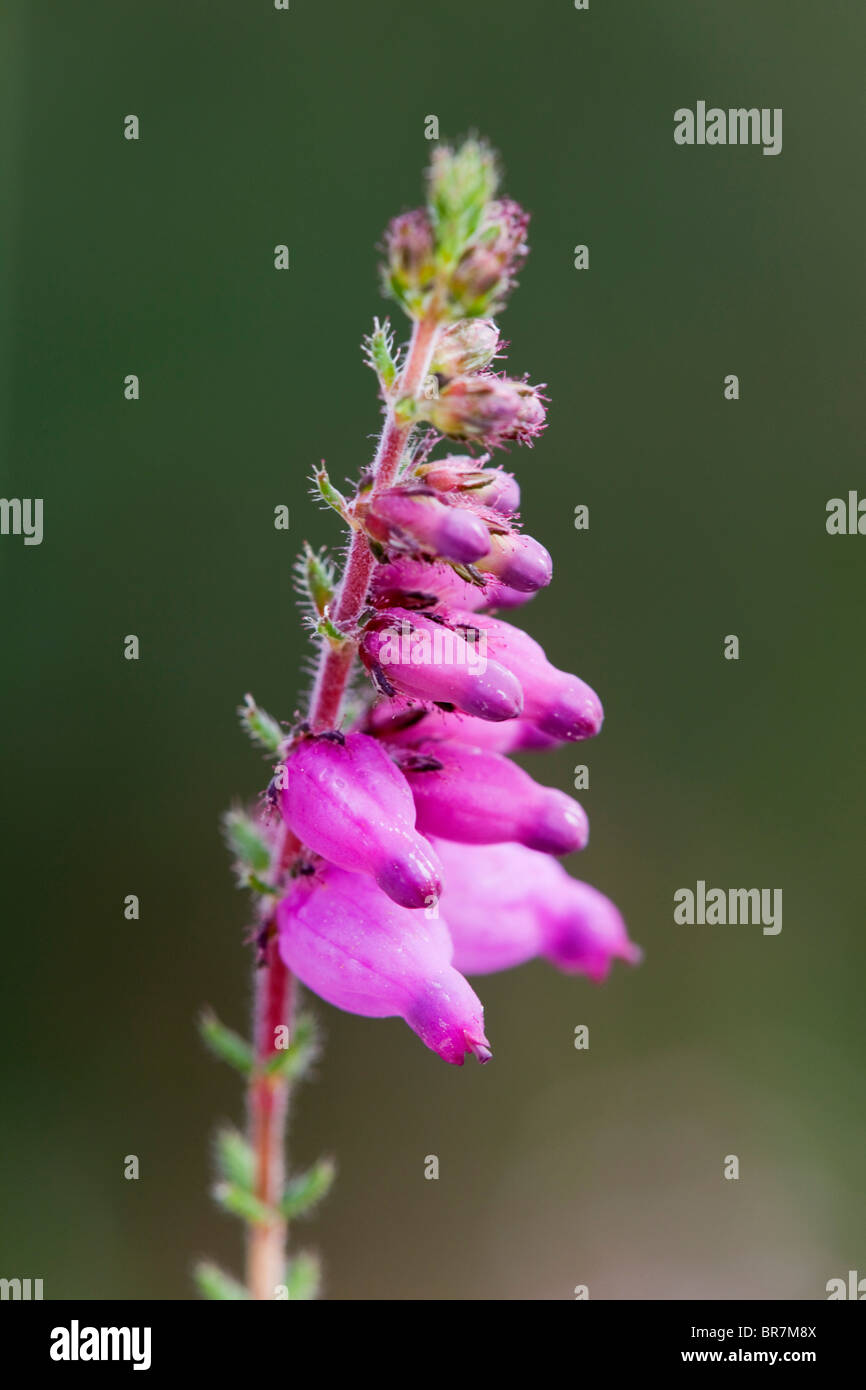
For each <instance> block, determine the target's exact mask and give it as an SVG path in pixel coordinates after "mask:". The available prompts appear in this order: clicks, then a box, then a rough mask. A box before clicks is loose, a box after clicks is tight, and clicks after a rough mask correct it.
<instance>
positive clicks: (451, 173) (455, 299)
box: [276, 141, 639, 1064]
mask: <svg viewBox="0 0 866 1390" xmlns="http://www.w3.org/2000/svg"><path fill="white" fill-rule="evenodd" d="M526 224H527V218H526V216H525V214H524V213H523V212H522V211H521V210H520V209H519V208H518V207H517V205H516V204H514V203H511V202H510V201H508V200H506V199H503V198H500V197H497V194H496V169H495V163H494V161H493V159H492V156H491V155H490V152H489V151H488V150H487V149H486V147H485V146H483V145H481V144H480V143H479V142H477V141H470V142H468V143H467V144H466V145H465V146H463V147H462V148H461V149H460V150H458V151H456V152H455V151H452V150H449V149H447V148H444V147H440V148H439V149H438V150H437V151H436V154H435V155H434V160H433V167H432V172H431V175H430V182H429V203H428V207H427V209H426V210H422V211H417V212H413V213H406V214H403V215H402V216H401V217H399V218H397V219H395V221H394V222H393V223H392V224H391V226H390V228H389V230H388V233H387V236H386V251H387V266H386V268H385V281H386V284H387V286H388V289H389V291H390V292H391V293H393V294H394V295H395V296H396V297H397V298H398V299H399V300H400V302H401V303H402V304H403V305H404V307H405V308H406V309H407V310H408V312H409V313H410V314H411V315H412V316H413V317H415V318H421V317H422V316H424V317H425V318H426V323H427V328H426V330H425V332H426V333H427V339H426V341H427V342H428V344H429V358H428V362H427V363H426V364H425V368H424V369H425V370H426V369H427V367H429V370H430V371H431V372H432V373H433V376H432V378H428V382H429V380H431V379H432V381H434V382H435V386H436V389H435V390H433V391H432V392H431V391H429V390H428V391H425V390H422V389H420V388H419V389H418V390H417V392H415V393H414V394H413V393H412V392H411V391H407V390H406V389H405V387H404V386H403V385H401V382H400V379H399V376H400V373H399V370H398V368H397V365H396V364H397V362H398V361H404V362H405V361H406V360H407V359H406V358H400V357H397V356H395V355H394V354H393V353H392V344H391V337H390V328H389V327H388V325H385V326H380V325H378V324H377V325H376V327H375V329H374V334H373V335H372V336H371V338H370V339H368V341H367V352H368V358H369V359H370V360H371V363H372V365H374V366H375V367H376V370H377V374H378V376H379V379H380V382H381V383H382V384H383V387H384V392H383V394H384V396H385V401H386V406H387V408H388V410H389V412H390V417H389V418H390V419H391V421H392V423H393V427H394V429H395V430H396V431H397V432H398V435H399V434H401V432H402V437H401V444H400V447H401V450H402V458H403V465H402V470H401V471H398V472H397V473H396V474H393V475H390V476H389V477H388V481H387V484H386V485H380V484H379V482H378V480H377V477H376V474H375V472H373V473H371V474H369V475H367V476H366V477H365V479H364V481H363V486H362V487H361V488H359V491H358V494H357V496H356V497H355V499H354V500H353V501H351V502H349V503H348V504H347V506H346V508H345V509H344V515H346V516H347V517H348V518H349V519H350V521H351V524H352V525H353V526H355V527H356V528H359V529H360V530H361V531H362V532H363V533H365V534H366V536H367V537H368V540H369V544H370V550H371V552H372V575H371V579H370V583H369V587H368V589H367V591H366V593H365V595H364V599H359V605H358V609H357V613H356V618H354V619H352V620H351V621H350V622H349V623H348V624H346V623H344V624H343V629H342V637H343V641H344V647H345V648H346V649H348V650H349V651H350V652H352V653H357V657H358V658H359V660H360V665H361V667H362V669H363V670H364V671H366V673H367V674H368V675H369V677H370V681H371V684H370V690H369V699H368V702H367V704H366V707H365V708H364V709H363V710H362V712H361V713H360V714H357V715H354V716H353V718H352V720H351V721H350V722H349V725H348V730H347V731H345V732H344V731H342V730H337V729H332V730H326V731H325V732H324V733H322V732H318V733H315V734H313V733H310V732H308V731H306V729H302V730H301V732H299V733H298V734H297V735H296V736H295V737H294V738H293V739H289V740H288V741H287V742H286V743H284V744H283V745H282V746H281V755H282V757H283V759H284V773H285V776H284V779H283V784H282V786H281V790H280V793H279V809H280V812H281V814H282V817H283V820H284V822H285V824H286V825H287V826H288V828H289V829H290V830H291V832H292V833H293V834H294V836H296V837H297V839H298V840H299V841H300V842H301V846H302V850H301V853H300V858H299V861H298V863H299V867H300V868H301V869H302V870H303V872H301V873H299V874H298V876H296V878H295V879H294V881H293V883H292V884H291V886H290V887H289V890H288V892H287V894H286V895H285V896H284V897H283V900H282V901H281V902H280V904H279V906H278V908H277V917H276V920H277V923H278V928H279V942H280V950H281V952H282V955H283V958H284V960H285V961H286V963H287V965H288V966H289V967H290V968H291V969H292V970H293V971H294V972H295V973H296V974H297V975H298V976H299V978H300V979H301V980H302V981H304V982H305V983H306V984H307V985H308V986H309V987H310V988H311V989H313V990H315V991H316V992H317V993H319V994H320V995H321V996H322V997H323V998H325V999H327V1000H329V1001H330V1002H331V1003H333V1004H335V1005H337V1006H338V1007H340V1008H343V1009H348V1010H351V1011H353V1012H355V1013H359V1014H364V1015H367V1016H370V1017H384V1016H388V1015H393V1016H399V1017H402V1018H404V1019H405V1020H406V1022H407V1023H408V1024H409V1025H410V1027H412V1028H413V1029H414V1030H415V1032H416V1033H418V1035H419V1036H420V1037H421V1038H422V1039H423V1041H424V1042H425V1043H426V1044H427V1045H428V1047H430V1048H432V1049H433V1050H434V1051H435V1052H437V1053H438V1054H439V1055H440V1056H441V1057H443V1058H445V1060H446V1061H448V1062H452V1063H457V1064H461V1063H462V1062H463V1059H464V1056H465V1055H466V1054H467V1053H474V1055H475V1056H476V1057H478V1058H479V1059H480V1060H486V1058H487V1057H488V1056H489V1055H490V1052H489V1047H488V1044H487V1040H486V1037H485V1034H484V1024H483V1019H482V1011H481V1005H480V1003H479V1001H478V999H477V997H476V996H475V994H474V992H473V991H472V989H471V988H470V986H469V985H468V984H467V982H466V980H465V979H464V977H463V976H464V973H468V974H474V973H478V974H481V973H485V972H487V971H491V970H499V969H506V968H508V967H510V966H513V965H517V964H519V963H520V962H521V961H524V960H528V959H530V958H531V957H533V956H540V957H543V958H544V959H546V960H548V961H550V962H552V963H553V964H554V965H555V966H556V967H558V968H559V969H561V970H564V971H568V972H577V973H582V974H584V975H586V976H588V977H589V978H590V979H592V980H601V979H603V978H604V977H605V976H606V974H607V973H608V971H609V969H610V967H611V964H612V962H613V961H614V960H624V961H627V962H632V963H634V962H636V961H637V959H638V957H639V952H638V950H637V948H636V947H635V946H633V945H632V943H631V942H630V941H629V938H628V933H627V931H626V928H625V925H624V923H623V920H622V918H621V917H620V915H619V913H618V911H617V909H616V908H615V907H614V906H613V904H612V903H611V902H610V901H609V900H608V899H607V898H605V897H604V896H603V895H602V894H601V893H599V892H598V891H597V890H596V889H594V888H592V887H590V886H589V885H587V884H583V883H579V882H577V881H576V880H575V879H573V878H572V877H571V876H570V875H569V874H568V873H567V872H566V871H565V870H564V869H563V868H562V867H561V866H560V865H559V864H558V862H557V858H558V857H560V856H562V855H567V854H571V853H573V852H575V851H579V850H582V849H583V848H584V846H585V845H586V844H587V841H588V837H589V826H588V820H587V816H586V813H585V812H584V810H583V808H582V807H581V806H580V805H579V804H578V802H577V801H575V800H574V799H573V798H572V797H571V796H570V795H567V794H566V793H565V792H564V791H563V790H561V789H559V788H556V787H551V786H545V785H543V784H541V783H539V782H536V781H535V780H534V779H533V778H532V777H531V776H530V774H529V773H528V772H526V771H524V770H523V769H522V768H521V767H519V766H517V764H516V763H515V762H513V761H511V758H510V755H511V754H513V753H516V752H535V751H542V750H544V749H547V748H551V747H554V746H556V745H561V744H564V743H567V742H574V741H579V740H582V739H587V738H592V737H594V736H595V735H596V734H598V733H599V731H600V729H601V726H602V721H603V711H602V706H601V702H600V700H599V698H598V696H597V695H596V693H595V691H594V690H592V689H591V687H590V686H589V685H587V684H586V683H585V682H584V681H583V680H581V679H580V677H578V676H576V675H572V674H570V673H569V672H567V671H562V670H559V669H558V668H557V667H556V666H554V665H553V664H552V663H551V662H550V661H549V660H548V658H547V656H546V654H545V652H544V650H543V649H542V647H541V646H540V645H539V644H538V643H537V642H536V641H534V640H533V638H531V637H530V636H529V635H528V634H527V633H526V632H524V631H522V630H521V629H520V628H517V627H516V626H514V625H513V624H511V623H508V622H505V621H504V620H503V619H502V618H501V617H494V616H492V613H491V610H494V609H500V610H501V609H507V608H514V607H517V606H518V605H520V604H523V603H525V602H526V601H527V600H528V599H529V598H531V597H532V595H533V594H534V593H535V592H536V591H538V590H539V589H541V588H544V587H545V586H546V585H548V584H549V583H550V580H551V575H552V562H551V558H550V555H549V554H548V552H547V551H546V550H545V548H544V546H543V545H541V543H540V542H539V541H537V540H535V539H534V538H533V537H532V536H529V535H526V534H525V533H524V532H523V531H521V529H520V526H519V521H518V519H517V512H518V508H519V506H520V489H519V487H518V485H517V482H516V481H515V479H514V477H513V475H512V474H511V473H510V472H506V471H504V470H503V469H501V468H496V467H492V466H490V455H489V453H483V454H480V455H479V456H477V457H474V456H469V455H466V454H460V455H455V456H449V457H444V458H439V459H437V458H435V457H433V453H434V449H435V444H436V434H437V433H438V435H439V436H444V437H447V438H453V439H460V440H467V441H469V442H470V447H471V446H472V445H477V446H480V447H481V448H484V449H488V450H489V449H492V448H494V447H495V446H497V445H499V444H503V443H505V442H507V441H514V442H516V443H518V444H531V443H532V441H533V439H534V438H535V437H536V436H537V435H538V434H539V433H540V431H541V430H542V428H543V427H544V424H545V405H544V398H543V397H542V395H541V393H540V390H539V388H537V387H534V386H531V385H529V383H528V382H527V381H525V380H524V381H516V380H510V379H508V378H506V377H500V376H497V375H494V374H493V373H491V372H490V371H489V370H488V368H489V365H490V362H491V361H492V359H493V357H494V356H495V355H497V353H498V351H499V348H500V338H499V330H498V328H497V326H496V324H495V323H493V322H492V321H491V320H489V319H487V318H485V317H484V315H485V314H488V313H490V312H492V311H493V310H494V309H495V308H497V307H498V306H501V304H502V302H503V300H504V298H505V295H506V292H507V290H508V289H509V288H510V287H511V285H512V283H513V278H514V273H515V270H516V268H517V267H518V266H519V265H520V264H521V263H522V260H523V258H524V257H525V254H526ZM404 374H405V369H404ZM392 385H393V390H392V389H391V387H392ZM419 422H426V423H427V424H429V425H430V426H432V429H433V431H434V434H433V436H432V438H431V437H430V436H426V437H425V438H424V439H423V440H422V441H421V443H420V447H419V444H418V441H417V440H416V441H415V444H414V445H413V442H412V437H411V432H412V429H413V428H414V427H415V425H416V424H417V423H419ZM369 564H370V559H369V557H367V565H368V566H369ZM347 582H348V576H347ZM364 600H365V601H364ZM313 726H314V727H316V728H320V727H321V726H320V725H317V724H316V722H315V715H314V716H313ZM280 891H281V892H283V893H285V881H284V880H283V884H282V888H281V889H280Z"/></svg>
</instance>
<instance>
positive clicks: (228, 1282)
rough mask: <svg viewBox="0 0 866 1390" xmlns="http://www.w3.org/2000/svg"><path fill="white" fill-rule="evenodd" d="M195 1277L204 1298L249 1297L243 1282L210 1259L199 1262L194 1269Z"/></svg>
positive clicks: (241, 1298) (217, 1299)
mask: <svg viewBox="0 0 866 1390" xmlns="http://www.w3.org/2000/svg"><path fill="white" fill-rule="evenodd" d="M193 1277H194V1279H195V1282H196V1284H197V1285H198V1290H199V1293H200V1294H201V1295H202V1296H203V1297H204V1298H209V1299H215V1300H216V1301H218V1302H219V1301H225V1300H232V1301H240V1300H248V1299H249V1294H248V1293H247V1291H246V1289H245V1288H244V1286H243V1284H239V1283H238V1281H237V1279H233V1278H232V1277H231V1275H230V1274H226V1273H225V1272H224V1271H223V1270H221V1269H220V1268H219V1266H218V1265H215V1264H211V1262H210V1260H202V1261H201V1262H200V1263H199V1264H197V1265H196V1267H195V1269H194V1270H193Z"/></svg>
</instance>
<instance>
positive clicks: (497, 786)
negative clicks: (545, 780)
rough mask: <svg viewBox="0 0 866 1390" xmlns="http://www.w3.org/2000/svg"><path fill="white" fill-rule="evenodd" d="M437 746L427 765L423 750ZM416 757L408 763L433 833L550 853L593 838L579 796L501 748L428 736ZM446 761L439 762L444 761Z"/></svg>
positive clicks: (422, 821) (422, 816) (421, 822)
mask: <svg viewBox="0 0 866 1390" xmlns="http://www.w3.org/2000/svg"><path fill="white" fill-rule="evenodd" d="M425 753H429V758H428V760H427V762H428V765H427V766H425V765H424V762H423V756H422V757H420V758H419V756H418V755H423V754H425ZM415 758H416V765H415V766H414V767H413V766H411V765H408V764H404V772H405V775H406V780H407V781H408V782H409V785H410V786H411V788H412V792H413V794H414V797H415V806H416V809H417V812H418V822H417V823H418V826H419V827H420V828H421V829H422V830H423V832H424V834H425V835H435V836H437V837H438V838H440V839H443V840H460V841H462V842H463V843H464V844H471V845H492V844H498V843H499V842H501V841H514V842H515V843H516V844H521V845H526V846H527V848H528V849H538V850H542V851H543V852H544V853H545V854H570V853H571V852H572V850H577V849H584V848H585V846H586V844H587V843H588V841H589V822H588V820H587V817H586V812H585V811H584V809H583V807H582V806H580V805H579V803H578V802H576V801H574V800H573V799H572V798H571V797H570V796H566V794H565V792H561V791H558V790H557V789H556V788H555V787H542V786H539V785H538V783H537V782H534V781H533V780H532V778H531V777H530V776H529V774H528V773H527V772H524V771H523V769H522V768H520V767H518V766H517V764H516V763H512V762H510V761H509V760H508V758H503V757H501V756H500V755H499V754H498V753H487V752H485V751H483V750H482V749H481V748H471V747H468V746H466V745H459V744H443V743H430V744H421V745H420V746H419V748H418V749H417V750H416V754H415ZM436 764H438V767H437V766H436Z"/></svg>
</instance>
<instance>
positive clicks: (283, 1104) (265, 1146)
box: [247, 926, 294, 1300]
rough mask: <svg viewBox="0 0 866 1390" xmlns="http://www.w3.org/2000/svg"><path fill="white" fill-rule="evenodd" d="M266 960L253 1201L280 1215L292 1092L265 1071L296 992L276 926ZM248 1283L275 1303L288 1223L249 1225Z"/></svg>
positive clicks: (253, 1089) (254, 1110) (257, 1009)
mask: <svg viewBox="0 0 866 1390" xmlns="http://www.w3.org/2000/svg"><path fill="white" fill-rule="evenodd" d="M264 957H265V958H264V961H263V962H262V964H261V965H259V966H258V968H257V970H256V976H255V1005H254V1017H255V1024H254V1026H255V1055H256V1070H255V1072H254V1074H253V1078H252V1081H251V1082H250V1090H249V1125H250V1144H251V1145H252V1149H253V1153H254V1154H255V1159H256V1181H255V1188H254V1191H255V1195H256V1197H257V1198H258V1200H259V1201H260V1202H263V1203H264V1204H265V1206H267V1207H268V1208H270V1209H271V1210H272V1211H276V1209H277V1208H278V1207H279V1203H280V1200H281V1198H282V1195H283V1184H284V1179H285V1161H284V1156H283V1135H284V1132H285V1126H286V1113H287V1110H288V1103H289V1088H288V1085H287V1083H286V1082H285V1081H284V1080H281V1079H278V1078H275V1077H270V1076H268V1075H267V1074H266V1071H265V1068H266V1066H267V1063H268V1062H269V1061H270V1059H271V1058H272V1057H273V1056H274V1055H276V1054H277V1045H276V1044H277V1037H278V1030H279V1029H281V1028H285V1029H288V1028H290V1025H291V1014H292V1004H293V994H294V987H293V981H292V978H291V976H290V974H289V972H288V970H287V969H286V967H285V965H284V964H283V962H282V960H281V959H280V953H279V950H278V949H277V937H276V932H275V931H274V929H273V927H272V926H269V928H268V938H267V941H266V942H265V946H264ZM247 1281H248V1287H249V1292H250V1296H251V1297H252V1298H254V1299H258V1300H264V1299H270V1300H273V1299H274V1298H275V1297H276V1291H277V1286H278V1285H280V1284H284V1283H285V1282H286V1223H285V1221H284V1220H282V1219H281V1218H277V1219H274V1220H271V1221H268V1222H262V1223H251V1224H250V1226H249V1228H248V1235H247Z"/></svg>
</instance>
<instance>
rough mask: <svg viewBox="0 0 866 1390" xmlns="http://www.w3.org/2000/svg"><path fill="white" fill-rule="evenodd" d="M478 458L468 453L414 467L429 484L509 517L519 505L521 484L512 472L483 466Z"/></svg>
mask: <svg viewBox="0 0 866 1390" xmlns="http://www.w3.org/2000/svg"><path fill="white" fill-rule="evenodd" d="M486 458H487V455H486V454H485V455H484V457H483V458H481V459H474V458H470V457H468V456H461V457H452V458H445V459H436V460H435V461H434V462H433V463H424V464H421V465H420V467H418V468H417V469H416V470H415V474H416V477H418V478H420V479H421V480H422V481H423V482H424V483H426V484H427V486H428V487H432V488H435V490H436V491H437V492H442V493H445V494H449V495H454V494H456V495H457V496H458V498H459V499H460V500H461V501H464V502H466V503H469V504H476V503H478V504H481V505H482V506H484V507H487V508H489V509H490V510H491V511H493V512H498V513H499V514H500V515H501V516H504V517H512V516H514V514H515V513H516V512H517V511H518V510H519V508H520V486H519V484H518V482H517V479H516V478H515V476H514V474H513V473H506V472H505V470H504V469H502V468H484V467H482V466H481V465H482V464H483V463H484V462H485V460H486Z"/></svg>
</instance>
